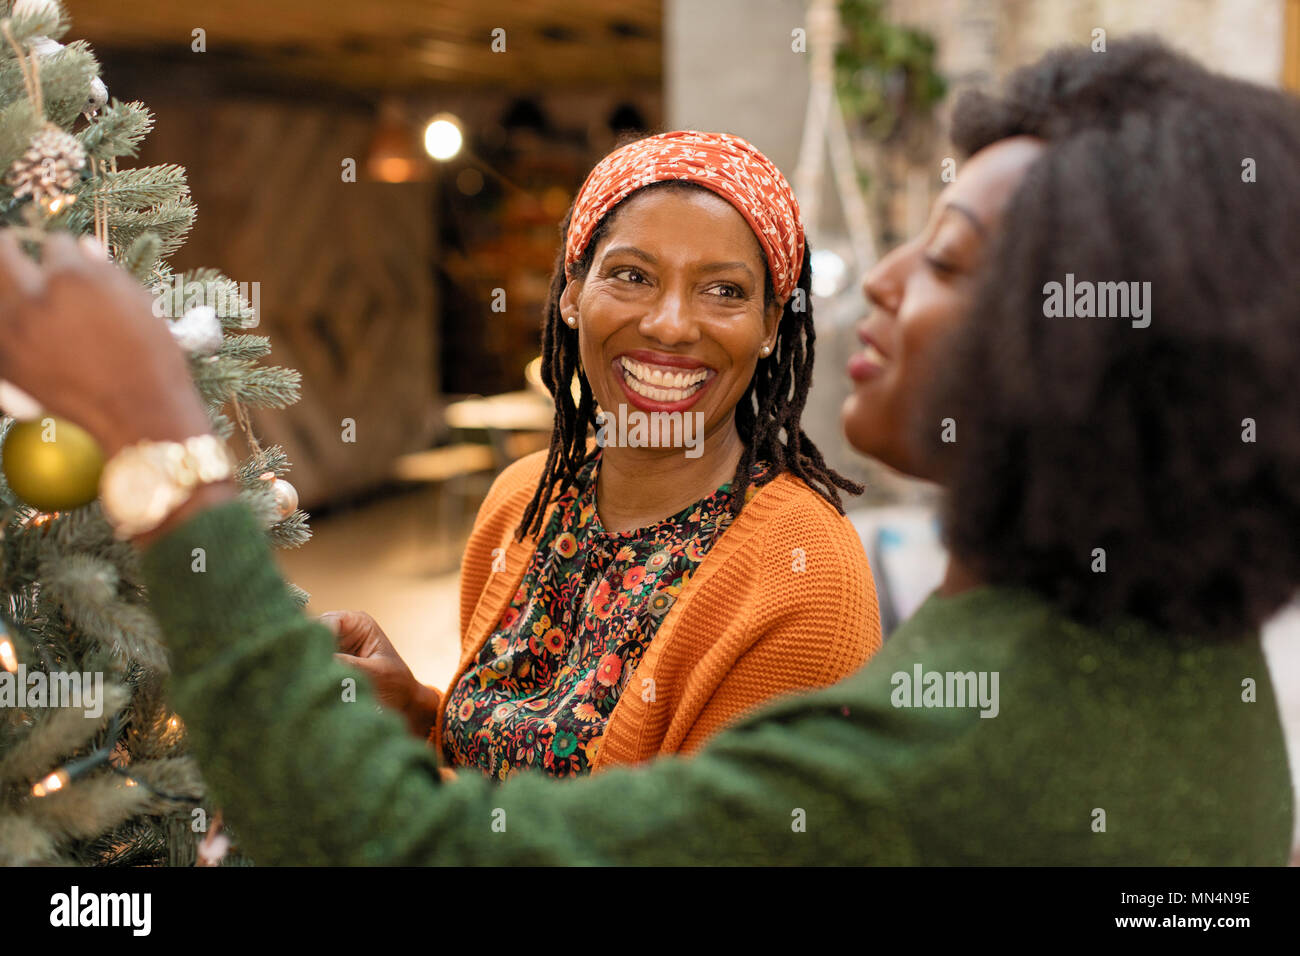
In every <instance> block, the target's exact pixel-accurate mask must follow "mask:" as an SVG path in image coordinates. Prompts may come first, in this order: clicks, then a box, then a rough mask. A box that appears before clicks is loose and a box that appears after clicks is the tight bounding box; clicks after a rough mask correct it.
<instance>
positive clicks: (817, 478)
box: [515, 181, 864, 539]
mask: <svg viewBox="0 0 1300 956" xmlns="http://www.w3.org/2000/svg"><path fill="white" fill-rule="evenodd" d="M648 189H679V190H685V189H692V190H704V191H705V192H708V190H705V189H704V187H703V186H698V185H695V184H694V183H689V182H680V181H666V182H657V183H651V184H649V185H647V186H643V187H641V188H640V189H638V190H636V191H635V192H633V193H632V194H631V195H633V196H636V195H640V194H641V193H643V192H645V191H646V190H648ZM626 201H627V200H624V202H626ZM620 208H622V204H621V203H620V204H619V206H616V207H615V208H614V209H612V210H610V211H609V213H607V214H606V216H605V218H604V219H602V220H601V221H600V223H599V224H598V225H597V227H596V230H595V231H594V232H593V233H592V236H591V241H590V242H588V243H587V248H586V249H584V250H583V253H582V258H581V259H580V260H579V261H578V263H577V264H576V265H575V267H574V275H575V276H576V277H577V278H585V277H586V275H587V273H588V271H589V270H590V269H591V265H592V261H593V259H594V257H595V250H596V247H597V246H598V245H599V244H600V241H601V240H602V239H603V238H604V237H605V236H606V235H607V234H608V233H609V229H610V226H611V225H612V224H613V222H614V219H615V217H616V216H617V215H618V211H619V209H620ZM572 216H573V209H572V208H570V210H569V212H568V214H567V215H566V216H565V217H564V222H563V223H561V225H560V238H561V243H560V252H559V254H558V255H557V256H556V261H555V271H554V273H553V275H552V276H551V291H550V296H549V299H548V301H547V305H546V311H545V314H544V316H543V319H542V381H543V382H544V383H545V384H546V387H547V389H548V390H549V391H550V393H551V395H552V396H554V398H555V425H554V427H553V428H552V430H551V445H550V449H549V450H548V452H547V454H546V467H545V469H544V470H543V472H542V477H541V479H540V480H539V481H538V483H537V490H536V491H535V492H534V493H533V497H532V500H531V501H529V503H528V507H527V508H526V509H525V511H524V515H523V518H522V520H521V521H520V523H519V527H518V528H517V529H515V537H516V538H517V539H518V538H522V537H523V536H524V535H525V534H533V535H539V534H540V533H541V527H542V519H543V516H544V515H545V513H546V509H547V507H548V506H549V505H550V502H551V498H552V495H553V493H554V491H555V488H556V486H557V485H560V484H561V483H562V482H563V487H567V486H568V485H569V484H571V483H573V482H574V481H576V479H577V477H578V472H579V471H580V470H581V469H582V467H583V465H585V464H586V462H587V461H588V459H589V457H590V456H591V455H592V454H594V452H591V453H589V452H588V449H587V429H588V428H597V427H598V425H597V422H596V398H595V396H594V395H593V394H592V391H591V383H590V382H589V381H588V380H587V375H586V371H585V370H584V369H583V368H582V367H581V363H580V362H579V354H578V330H577V329H574V328H570V327H569V325H568V324H567V323H565V321H564V319H563V317H562V316H561V315H560V296H561V294H562V293H563V292H564V289H565V286H566V285H567V284H568V281H567V279H566V277H565V272H564V238H565V237H566V236H567V235H568V232H569V221H570V219H571V218H572ZM760 251H761V250H760ZM811 259H812V255H811V250H810V249H808V248H807V247H806V246H805V249H804V257H803V267H802V269H800V272H799V281H798V284H797V286H796V291H795V292H794V293H793V294H792V295H791V296H790V298H789V299H788V300H787V301H786V303H785V307H784V310H783V312H782V314H781V320H780V323H779V325H778V327H777V328H778V332H777V339H776V347H775V348H774V349H773V350H772V354H771V355H769V356H767V357H766V358H763V359H760V360H759V362H758V366H757V368H756V369H755V370H754V377H753V378H752V379H751V380H750V383H749V387H748V388H747V389H746V390H745V394H744V395H743V396H741V399H740V401H739V402H738V403H737V404H736V430H737V431H738V432H739V433H740V439H741V441H742V442H743V444H744V447H745V450H744V453H743V454H741V456H740V462H739V463H738V464H737V465H736V474H735V477H734V479H733V484H732V495H731V503H730V506H729V510H730V512H731V514H732V515H733V516H735V515H738V514H739V513H740V509H741V508H742V507H743V506H744V503H745V492H746V490H747V489H748V488H749V486H750V481H751V476H750V471H751V468H752V466H753V465H754V463H755V462H757V461H766V462H768V463H769V464H770V465H771V467H770V469H769V470H768V472H767V474H766V475H764V476H763V478H762V480H760V481H759V483H758V484H759V486H762V485H765V484H767V483H768V482H769V481H771V480H772V479H773V478H775V477H777V475H779V474H781V473H782V472H785V471H788V472H790V473H791V474H793V475H796V476H798V477H799V478H801V479H802V480H803V481H804V483H805V484H807V485H808V487H809V488H811V489H812V490H813V491H815V492H817V493H818V494H819V495H821V496H822V497H823V498H825V499H826V500H827V501H828V502H830V504H831V505H832V506H833V507H834V508H835V510H836V511H838V512H839V513H840V514H843V513H844V505H843V503H842V502H841V501H840V495H839V492H838V491H837V490H836V489H837V488H840V489H843V490H844V491H847V492H849V493H850V494H854V495H860V494H862V492H863V490H864V488H863V486H862V485H860V484H858V483H857V482H854V481H851V480H850V479H848V478H845V477H844V476H843V475H841V474H839V473H838V472H836V471H835V470H834V469H832V468H830V467H829V466H828V465H827V464H826V461H825V459H824V458H823V457H822V453H821V452H820V451H819V450H818V449H817V446H816V445H814V444H813V443H812V441H811V440H810V439H809V438H808V435H807V434H806V433H805V432H804V430H803V426H802V425H801V424H800V419H801V418H802V416H803V409H804V405H805V404H806V402H807V400H808V389H809V387H810V386H811V384H812V370H813V344H814V342H815V340H816V333H815V331H814V328H813V312H812V266H811V265H810V261H811ZM763 268H764V272H765V273H766V275H767V281H766V287H765V292H764V298H765V301H766V302H767V303H769V304H770V303H772V302H774V301H775V300H776V292H775V290H774V289H773V287H772V273H771V270H770V269H768V268H767V257H766V255H764V256H763ZM796 306H802V308H797V307H796ZM575 375H576V376H577V377H578V383H579V390H580V391H579V399H578V402H577V403H576V404H575V403H574V401H573V393H572V391H571V388H572V386H571V383H572V381H573V377H574V376H575Z"/></svg>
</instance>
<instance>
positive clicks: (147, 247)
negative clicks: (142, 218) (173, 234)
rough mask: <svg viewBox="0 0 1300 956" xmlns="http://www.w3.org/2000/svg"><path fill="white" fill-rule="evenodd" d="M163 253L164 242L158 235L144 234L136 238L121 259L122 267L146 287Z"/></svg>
mask: <svg viewBox="0 0 1300 956" xmlns="http://www.w3.org/2000/svg"><path fill="white" fill-rule="evenodd" d="M161 252H162V240H161V239H159V238H158V236H157V234H156V233H152V232H142V233H140V235H138V236H136V238H135V241H134V242H132V243H131V247H130V248H129V249H127V250H126V253H125V254H124V255H123V256H122V258H121V265H122V267H123V268H124V269H126V271H127V272H129V273H131V275H133V276H135V277H136V278H137V279H139V280H140V281H141V282H143V283H145V284H146V285H147V284H148V283H149V278H150V276H151V274H152V273H153V272H154V269H155V268H156V267H157V265H158V258H159V255H160V253H161Z"/></svg>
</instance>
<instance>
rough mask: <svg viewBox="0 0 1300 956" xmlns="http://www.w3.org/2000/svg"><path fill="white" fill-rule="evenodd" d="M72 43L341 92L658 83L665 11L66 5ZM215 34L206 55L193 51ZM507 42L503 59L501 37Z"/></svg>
mask: <svg viewBox="0 0 1300 956" xmlns="http://www.w3.org/2000/svg"><path fill="white" fill-rule="evenodd" d="M64 3H65V6H66V7H67V8H68V12H69V14H70V15H71V17H72V24H73V28H72V31H71V33H70V34H69V36H70V38H73V39H75V38H79V37H82V38H85V39H87V40H89V41H90V43H91V44H92V46H95V47H103V48H109V49H116V50H138V51H140V52H149V53H155V54H157V55H159V56H161V57H162V58H164V59H165V60H170V61H173V62H174V61H176V60H179V59H181V58H184V57H188V56H200V55H208V56H212V57H213V58H214V60H218V61H220V62H221V63H223V65H224V66H225V67H226V68H230V69H245V70H247V71H248V72H250V73H252V74H255V75H259V76H263V77H273V76H275V75H283V76H285V77H292V78H295V79H299V80H301V79H308V80H313V81H317V82H322V83H328V84H330V85H332V86H336V87H338V88H346V89H352V90H356V91H359V90H373V91H378V92H389V91H398V90H410V89H419V88H421V87H427V86H438V85H447V84H454V85H462V86H463V85H471V86H499V87H505V88H516V89H522V88H530V87H534V88H535V87H536V86H538V85H546V86H551V87H556V86H590V85H593V84H599V85H609V84H611V83H620V82H624V83H628V84H637V85H642V84H645V83H655V84H657V83H659V82H661V80H662V75H663V54H662V23H663V4H662V0H370V2H367V3H347V2H341V3H321V2H320V0H191V2H189V3H177V2H176V0H132V2H131V3H130V4H129V5H126V4H105V3H104V2H103V0H64ZM199 27H201V28H203V30H204V31H205V32H206V41H207V50H208V52H207V54H195V53H192V52H191V50H190V45H191V42H192V32H193V30H195V29H196V28H199ZM498 27H499V28H502V29H504V30H505V31H506V52H505V53H493V52H492V49H491V43H492V31H493V30H494V29H496V28H498Z"/></svg>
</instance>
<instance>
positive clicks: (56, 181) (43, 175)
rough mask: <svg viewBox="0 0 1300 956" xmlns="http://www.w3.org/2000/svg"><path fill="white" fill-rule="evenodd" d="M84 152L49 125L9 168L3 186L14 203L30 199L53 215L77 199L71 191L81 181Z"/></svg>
mask: <svg viewBox="0 0 1300 956" xmlns="http://www.w3.org/2000/svg"><path fill="white" fill-rule="evenodd" d="M85 168H86V151H85V150H84V149H82V147H81V144H80V143H78V142H77V141H76V139H74V138H73V137H72V136H71V135H69V134H68V133H65V132H64V131H63V130H61V129H59V128H58V127H57V126H54V125H50V126H47V127H46V128H45V129H43V130H41V131H40V132H39V133H37V134H36V136H35V137H33V138H32V144H31V145H30V146H28V147H27V152H25V153H23V155H22V156H21V157H19V158H18V159H17V160H15V162H14V164H13V165H12V166H10V167H9V174H8V175H7V176H6V177H5V184H6V185H7V186H9V187H10V188H11V189H12V190H13V192H14V198H15V199H23V198H26V197H28V196H30V197H31V198H32V199H33V200H35V201H36V202H37V203H38V204H39V205H40V207H41V208H42V209H44V210H45V211H46V212H47V213H49V214H51V215H53V214H54V213H56V212H58V211H59V210H60V209H63V208H64V207H65V206H67V205H68V204H69V203H71V202H72V201H73V200H74V199H75V198H76V197H75V196H73V195H72V193H71V190H72V188H73V187H74V186H76V185H77V183H79V182H80V181H81V176H82V172H83V171H84V170H85Z"/></svg>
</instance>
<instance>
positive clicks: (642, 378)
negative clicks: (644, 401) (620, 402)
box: [619, 356, 709, 404]
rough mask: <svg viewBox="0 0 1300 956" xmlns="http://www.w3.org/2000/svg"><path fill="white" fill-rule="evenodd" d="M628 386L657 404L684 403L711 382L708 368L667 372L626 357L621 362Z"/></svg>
mask: <svg viewBox="0 0 1300 956" xmlns="http://www.w3.org/2000/svg"><path fill="white" fill-rule="evenodd" d="M619 365H620V366H621V367H622V369H623V381H624V382H625V383H626V384H627V387H628V388H629V389H631V390H632V391H633V392H635V393H636V394H638V395H640V396H642V397H643V398H648V399H650V400H651V401H653V402H664V403H666V404H672V403H674V402H684V401H686V400H687V399H688V398H690V397H691V396H692V395H694V394H695V393H696V392H698V391H699V390H700V389H702V388H703V387H704V385H705V383H706V382H707V381H708V380H709V370H708V369H707V368H698V369H689V370H681V369H664V368H658V367H655V366H653V365H646V364H645V363H644V362H638V361H635V360H634V359H630V358H628V357H627V356H623V357H622V358H620V359H619Z"/></svg>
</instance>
